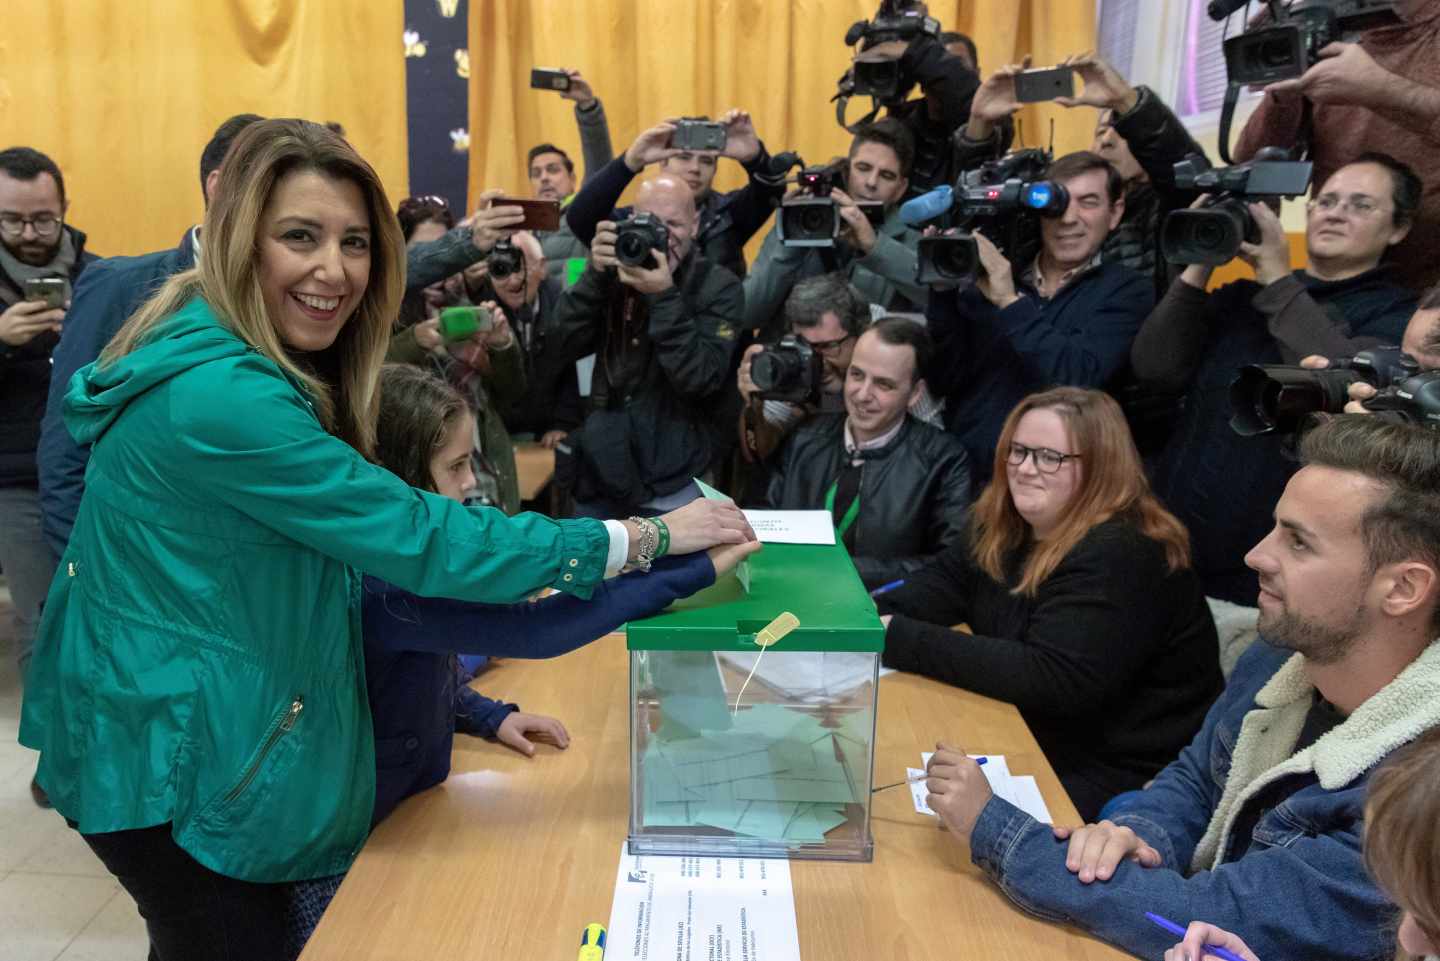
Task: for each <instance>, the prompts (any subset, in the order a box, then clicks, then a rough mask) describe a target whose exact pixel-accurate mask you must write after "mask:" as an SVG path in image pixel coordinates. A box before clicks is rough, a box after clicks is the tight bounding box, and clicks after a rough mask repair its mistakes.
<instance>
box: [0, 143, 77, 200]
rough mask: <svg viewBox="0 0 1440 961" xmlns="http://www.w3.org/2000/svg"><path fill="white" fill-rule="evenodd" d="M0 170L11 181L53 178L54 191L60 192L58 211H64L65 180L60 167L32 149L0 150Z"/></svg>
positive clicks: (13, 148)
mask: <svg viewBox="0 0 1440 961" xmlns="http://www.w3.org/2000/svg"><path fill="white" fill-rule="evenodd" d="M0 170H3V171H5V175H6V176H8V177H10V178H11V179H12V180H24V181H26V182H29V181H31V180H34V179H35V178H36V177H38V176H40V175H41V174H49V175H50V176H52V177H54V178H55V189H57V190H59V191H60V209H61V210H64V209H65V178H64V176H63V175H61V173H60V167H59V166H58V165H57V164H56V163H55V161H53V160H51V159H50V158H49V157H47V156H46V155H45V154H43V153H41V152H40V151H38V150H36V149H35V148H34V147H9V148H7V149H5V150H0Z"/></svg>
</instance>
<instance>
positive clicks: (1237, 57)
mask: <svg viewBox="0 0 1440 961" xmlns="http://www.w3.org/2000/svg"><path fill="white" fill-rule="evenodd" d="M1248 5H1249V3H1248V0H1211V2H1210V5H1209V6H1208V7H1207V8H1206V9H1207V12H1208V13H1209V14H1210V19H1212V20H1224V19H1226V18H1227V17H1229V16H1230V15H1231V14H1233V13H1234V12H1235V11H1237V10H1239V9H1240V8H1241V7H1246V6H1248ZM1395 7H1396V0H1294V2H1292V3H1290V4H1289V5H1285V4H1282V3H1281V2H1280V0H1268V10H1269V17H1268V19H1266V20H1263V21H1261V22H1256V23H1255V24H1254V25H1253V26H1251V27H1249V29H1247V30H1245V31H1244V32H1243V33H1240V34H1238V35H1237V36H1234V37H1229V38H1228V39H1226V40H1225V42H1224V45H1223V49H1224V51H1225V73H1226V77H1227V79H1228V80H1229V87H1228V89H1227V90H1226V92H1225V102H1224V105H1223V106H1222V107H1221V111H1220V158H1221V159H1222V160H1224V161H1225V162H1226V163H1229V162H1230V122H1231V120H1232V119H1233V118H1234V115H1235V104H1236V102H1237V101H1238V99H1239V94H1240V88H1241V87H1244V86H1246V85H1247V84H1267V83H1274V82H1275V81H1277V80H1287V79H1290V78H1292V77H1298V76H1300V75H1301V74H1303V73H1304V72H1305V71H1306V70H1309V69H1310V67H1311V66H1313V65H1314V64H1315V62H1316V61H1317V60H1318V59H1320V51H1321V50H1322V49H1324V47H1325V46H1326V45H1327V44H1330V43H1333V42H1335V41H1337V40H1347V41H1348V40H1354V39H1355V38H1356V37H1357V36H1358V35H1359V34H1360V33H1363V32H1364V31H1366V30H1373V29H1374V28H1376V27H1383V26H1391V25H1394V24H1398V23H1400V22H1401V21H1400V18H1399V16H1398V14H1397V13H1396V10H1395ZM1304 126H1305V127H1306V128H1308V115H1307V118H1306V123H1305V125H1304ZM1296 139H1297V143H1296V150H1295V156H1297V157H1299V156H1304V155H1305V154H1306V153H1307V152H1308V149H1309V143H1308V141H1309V139H1310V134H1309V130H1308V129H1302V131H1301V134H1300V136H1299V137H1297V138H1296Z"/></svg>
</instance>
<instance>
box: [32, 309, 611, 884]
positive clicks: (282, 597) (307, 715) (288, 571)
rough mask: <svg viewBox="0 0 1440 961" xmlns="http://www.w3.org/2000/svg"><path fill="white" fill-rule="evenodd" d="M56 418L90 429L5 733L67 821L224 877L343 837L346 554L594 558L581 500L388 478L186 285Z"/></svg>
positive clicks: (414, 572) (405, 560) (471, 559)
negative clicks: (487, 494) (523, 501)
mask: <svg viewBox="0 0 1440 961" xmlns="http://www.w3.org/2000/svg"><path fill="white" fill-rule="evenodd" d="M65 420H66V425H67V426H68V428H69V430H70V432H71V434H73V435H74V436H75V439H76V440H77V441H78V442H79V443H81V444H89V445H91V446H92V453H91V457H90V463H89V467H88V468H87V471H86V476H85V497H84V500H83V501H82V502H81V505H80V513H79V516H78V518H77V519H76V523H75V530H74V533H73V534H72V536H71V538H70V543H69V547H68V548H67V550H66V552H65V556H64V557H63V558H62V559H61V562H60V569H59V571H58V572H57V574H56V577H55V581H54V583H53V584H52V585H51V588H50V595H49V598H48V600H47V601H46V605H45V613H44V617H43V620H42V622H41V625H40V633H39V637H38V638H37V639H36V645H35V659H34V662H33V663H32V665H31V668H30V673H29V677H28V679H27V684H26V690H25V703H24V709H23V712H22V718H21V726H20V742H21V743H22V744H25V745H26V746H28V747H31V748H34V749H36V750H38V751H40V766H39V772H38V774H37V778H38V780H39V783H40V785H41V786H42V787H44V788H45V790H46V791H47V792H48V793H49V795H50V798H51V800H52V802H53V803H54V805H55V808H56V810H58V811H59V812H60V813H61V814H63V815H65V816H66V817H67V818H69V819H71V820H73V821H75V822H77V823H78V827H79V830H80V831H81V832H82V833H86V834H90V833H99V832H108V831H120V830H126V829H132V828H143V827H151V826H154V825H158V824H165V823H170V824H172V826H173V827H172V830H173V836H174V838H175V840H176V842H177V843H178V844H179V845H180V846H181V847H182V848H183V849H184V850H185V851H187V852H188V853H189V854H190V855H191V856H192V857H194V858H195V859H196V860H197V861H199V862H200V863H201V864H204V865H205V866H207V867H209V868H211V869H213V870H215V871H218V872H220V873H221V874H225V875H228V876H231V877H236V878H241V879H244V880H248V881H290V880H298V879H302V878H311V877H319V876H323V875H332V874H338V873H340V872H343V871H344V870H346V868H348V867H349V865H350V862H351V861H352V859H353V858H354V857H355V855H356V854H357V853H358V852H359V850H360V846H361V844H362V843H363V842H364V840H365V835H366V832H367V830H368V828H369V824H370V816H371V809H372V807H373V804H374V800H373V799H374V792H375V756H374V753H375V752H374V745H373V743H372V736H373V735H372V727H371V721H370V713H369V708H368V704H367V700H366V694H365V672H364V665H363V663H362V649H363V648H362V643H361V636H360V613H359V611H360V606H359V593H358V592H359V580H360V578H359V574H360V573H362V572H363V573H368V574H373V575H375V576H377V577H380V578H383V579H384V580H386V581H389V582H391V583H393V584H396V585H398V586H400V587H403V588H405V589H406V590H409V591H413V592H415V593H417V594H422V595H427V596H438V597H453V598H457V599H461V600H468V601H481V602H490V603H511V602H516V601H520V600H523V599H524V598H525V597H527V596H528V595H530V594H531V593H533V592H534V591H537V590H539V589H541V588H544V587H555V588H558V589H559V590H562V591H567V592H569V593H572V594H576V595H579V596H581V597H588V596H589V595H590V592H591V591H592V590H593V588H594V586H595V585H596V584H598V583H599V582H600V580H601V578H602V577H603V576H604V568H605V559H606V554H607V551H608V547H609V538H608V536H607V534H606V532H605V529H604V527H603V526H602V525H601V524H600V523H599V522H598V521H559V522H557V521H551V520H549V519H547V518H544V517H540V516H537V515H533V514H526V515H522V516H520V517H516V518H506V517H505V516H504V515H503V514H501V513H500V512H499V511H497V510H494V509H492V508H465V507H462V506H461V505H459V504H457V503H455V502H453V501H451V500H448V499H446V498H444V497H440V496H438V495H434V494H429V493H425V492H421V491H417V490H414V489H412V488H410V487H409V486H407V485H406V484H404V483H403V482H401V481H400V480H399V479H398V478H396V477H395V476H394V475H392V474H390V473H389V472H387V471H385V470H383V469H381V468H379V467H376V466H374V465H372V464H370V463H368V462H366V461H365V459H364V458H363V457H361V456H360V455H359V454H358V453H357V452H356V451H355V450H354V449H353V448H351V447H350V446H349V445H347V444H346V443H344V442H343V441H341V440H339V439H338V438H336V437H333V436H332V435H330V434H328V433H326V432H325V430H324V429H323V428H322V427H321V425H320V422H319V420H318V419H317V418H316V416H315V413H314V411H313V409H312V407H311V405H310V401H309V400H308V399H307V396H306V393H305V392H304V390H303V389H302V388H301V387H300V386H299V385H298V384H296V383H295V382H293V381H291V380H290V379H288V378H287V377H286V375H285V374H284V373H283V372H282V370H281V369H280V367H279V366H278V365H276V364H275V363H273V362H272V361H271V360H269V359H268V358H266V357H265V356H264V355H263V354H261V353H260V352H259V351H258V350H257V349H255V348H252V347H250V346H248V345H247V344H245V343H244V342H243V341H241V340H240V339H239V338H238V337H236V336H235V334H234V333H232V332H231V331H230V329H229V328H228V327H226V326H225V325H224V324H223V323H222V322H221V321H220V320H219V318H217V316H216V315H215V313H214V312H213V311H212V310H211V309H210V307H209V305H208V304H206V303H205V302H204V301H203V300H201V299H199V298H196V299H194V300H192V301H190V302H189V303H188V304H187V305H186V306H185V307H183V308H182V309H180V310H179V311H178V312H177V313H176V314H175V315H174V316H172V317H171V318H169V319H168V320H167V321H165V322H164V323H163V324H162V325H161V326H160V328H159V329H158V330H157V332H156V335H155V337H154V338H153V339H151V340H150V341H148V342H147V343H146V344H144V345H143V346H141V347H140V348H139V349H137V350H135V351H133V352H131V353H130V354H128V355H127V356H125V357H122V358H120V359H119V360H118V361H116V362H115V363H114V364H111V365H109V366H103V367H102V366H100V365H99V364H98V363H97V364H91V365H90V366H88V367H85V368H83V369H81V370H80V371H79V372H77V373H76V375H75V377H74V379H73V380H72V381H71V383H70V387H69V391H68V393H67V395H66V398H65Z"/></svg>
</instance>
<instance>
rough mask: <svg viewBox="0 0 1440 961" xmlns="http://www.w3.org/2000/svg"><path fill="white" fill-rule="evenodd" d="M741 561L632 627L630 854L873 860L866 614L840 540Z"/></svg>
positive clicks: (869, 626)
mask: <svg viewBox="0 0 1440 961" xmlns="http://www.w3.org/2000/svg"><path fill="white" fill-rule="evenodd" d="M749 565H750V571H749V576H750V587H749V589H748V590H747V589H746V588H745V587H744V586H742V585H741V584H740V583H739V581H738V580H737V579H735V578H725V579H722V580H721V581H719V582H717V583H716V584H714V585H713V586H711V587H710V588H708V589H706V590H705V591H702V592H700V593H699V594H696V595H695V596H693V597H690V598H687V599H685V600H683V601H679V602H677V603H676V604H674V605H672V606H671V607H670V608H669V609H668V610H666V611H664V612H662V613H660V614H658V615H656V616H655V617H651V618H647V619H645V620H642V621H635V622H632V623H631V624H630V625H629V627H628V629H627V635H628V648H629V653H630V832H629V839H630V850H631V852H632V853H635V854H681V855H708V856H726V855H730V856H738V857H789V858H827V859H835V860H851V861H868V860H870V859H871V857H872V855H873V850H874V845H873V842H872V840H871V834H870V784H871V777H872V760H873V754H874V752H873V748H874V742H875V699H876V692H877V687H876V681H877V677H878V671H879V666H880V652H881V649H882V647H883V644H884V629H883V628H882V626H881V624H880V620H879V618H878V617H877V616H876V613H875V606H874V604H873V603H872V602H871V601H870V599H869V596H868V595H867V594H866V592H865V589H864V586H863V585H862V584H861V582H860V578H859V576H858V575H857V574H856V573H855V568H854V565H853V564H851V562H850V558H849V556H848V555H847V554H846V553H845V549H844V548H843V547H842V546H839V545H823V546H822V545H794V544H772V545H767V546H766V548H765V550H764V551H762V552H760V553H759V554H756V555H755V556H754V557H752V558H751V559H750V561H749Z"/></svg>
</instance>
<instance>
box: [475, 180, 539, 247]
mask: <svg viewBox="0 0 1440 961" xmlns="http://www.w3.org/2000/svg"><path fill="white" fill-rule="evenodd" d="M503 196H505V191H503V190H487V191H485V192H484V193H483V194H481V195H480V208H479V209H478V210H476V211H475V212H474V213H473V214H471V215H470V216H469V217H468V218H466V219H467V221H468V225H469V227H470V237H471V240H470V242H471V243H472V244H474V245H475V249H476V250H479V251H482V252H484V253H489V252H490V250H491V249H492V248H494V246H495V245H496V244H498V243H499V242H500V241H502V240H505V239H506V238H507V237H509V236H510V235H511V234H513V233H515V231H516V230H518V229H520V224H522V223H523V222H524V221H525V209H524V208H523V207H511V206H506V207H497V206H495V201H496V200H497V199H498V198H500V197H503Z"/></svg>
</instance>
